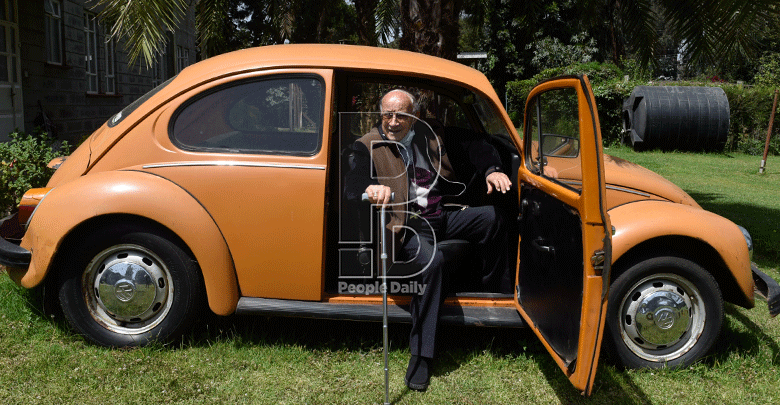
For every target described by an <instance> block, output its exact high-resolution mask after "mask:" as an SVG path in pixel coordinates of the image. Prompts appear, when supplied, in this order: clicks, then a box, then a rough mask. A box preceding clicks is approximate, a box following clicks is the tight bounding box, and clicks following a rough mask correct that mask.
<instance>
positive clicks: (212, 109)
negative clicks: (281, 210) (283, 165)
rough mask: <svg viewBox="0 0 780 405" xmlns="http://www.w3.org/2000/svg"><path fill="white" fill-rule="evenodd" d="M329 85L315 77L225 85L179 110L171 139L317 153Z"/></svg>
mask: <svg viewBox="0 0 780 405" xmlns="http://www.w3.org/2000/svg"><path fill="white" fill-rule="evenodd" d="M323 102H324V90H323V84H322V81H321V80H320V79H319V78H314V77H301V76H289V75H288V76H284V77H278V78H273V79H266V80H253V81H248V82H241V83H238V84H234V85H230V86H223V87H220V88H218V89H216V90H213V91H210V92H208V93H206V94H204V95H199V96H196V97H195V98H194V99H193V100H192V101H190V102H188V103H186V104H185V106H184V107H183V108H182V109H180V111H179V112H178V113H177V114H176V115H175V118H174V120H173V125H172V131H171V138H172V140H173V142H174V143H175V144H177V145H178V146H179V147H182V148H184V149H189V150H204V151H219V152H234V153H268V154H289V155H313V154H315V153H316V152H317V151H318V150H319V149H320V144H321V139H322V120H323V111H322V108H323Z"/></svg>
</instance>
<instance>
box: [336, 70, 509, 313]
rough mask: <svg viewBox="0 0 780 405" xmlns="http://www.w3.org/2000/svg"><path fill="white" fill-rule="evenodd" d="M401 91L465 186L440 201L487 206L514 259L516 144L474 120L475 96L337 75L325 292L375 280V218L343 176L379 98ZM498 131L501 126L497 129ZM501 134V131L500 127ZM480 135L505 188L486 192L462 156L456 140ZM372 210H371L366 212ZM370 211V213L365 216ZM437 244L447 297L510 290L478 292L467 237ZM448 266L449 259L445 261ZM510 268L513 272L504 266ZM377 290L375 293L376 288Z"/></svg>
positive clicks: (425, 83) (473, 250)
mask: <svg viewBox="0 0 780 405" xmlns="http://www.w3.org/2000/svg"><path fill="white" fill-rule="evenodd" d="M393 89H404V90H406V91H409V92H410V93H412V94H413V95H414V96H415V97H416V99H417V100H418V103H419V104H420V118H421V120H422V121H424V122H425V123H426V124H428V125H430V126H431V127H434V128H436V127H439V128H438V129H439V131H437V132H439V133H440V134H443V135H442V138H443V139H442V140H443V142H444V149H445V150H446V153H447V155H448V157H449V160H450V162H451V164H452V166H453V169H454V171H455V174H456V176H457V180H458V181H459V182H462V183H464V184H465V185H466V190H465V192H463V193H462V194H461V195H458V196H449V197H446V198H445V199H444V200H443V203H444V204H445V205H452V206H455V207H457V206H481V205H488V204H491V205H494V206H496V207H497V208H498V210H497V211H498V212H500V214H501V215H503V217H504V221H505V223H506V229H507V230H508V232H509V234H510V235H511V240H510V242H509V246H510V249H509V252H507V254H508V255H509V259H510V260H507V263H508V265H509V266H514V264H515V263H516V261H515V258H516V257H517V235H518V224H517V218H518V213H519V209H518V199H517V188H516V187H517V172H518V168H519V165H520V157H519V153H518V150H517V148H516V147H515V145H514V143H513V142H512V140H511V139H510V138H509V136H508V135H507V134H506V133H491V132H490V129H488V128H485V125H483V124H482V121H480V117H479V116H478V113H477V111H476V109H477V108H482V106H481V105H476V103H475V102H474V100H475V95H474V93H473V92H472V91H471V90H469V89H464V88H461V87H459V86H455V85H452V84H449V83H442V82H436V81H431V80H425V79H420V78H414V77H402V76H398V77H392V76H387V75H381V76H372V75H365V74H360V73H356V72H340V73H339V74H337V80H336V97H335V103H336V104H337V105H336V106H334V107H335V111H337V113H336V115H337V116H335V117H333V119H334V120H335V122H336V123H337V125H336V127H337V128H335V130H334V131H333V133H332V134H331V136H332V137H333V139H332V140H331V142H330V145H332V147H331V150H330V164H329V167H331V168H337V170H330V172H329V187H328V188H329V205H328V228H327V229H328V250H327V251H328V252H338V253H337V254H331V255H329V257H327V258H326V262H327V263H326V269H327V270H326V280H325V282H326V283H325V285H326V288H325V290H326V293H328V294H339V293H343V292H340V291H339V290H338V287H337V285H338V282H339V280H344V279H349V282H350V283H364V284H374V283H375V282H376V281H378V280H380V279H381V277H378V275H379V273H380V270H378V269H380V265H381V264H380V262H379V256H380V255H379V246H378V243H377V239H378V238H377V237H376V232H377V229H378V225H377V223H378V215H376V211H378V210H375V209H372V207H371V206H370V204H369V203H367V202H354V201H347V200H346V199H345V198H343V190H344V184H343V182H344V176H345V174H346V172H347V171H348V170H349V169H350V164H349V163H350V162H349V159H350V157H351V155H350V154H351V148H350V147H351V145H352V144H353V143H354V142H355V141H356V140H357V139H358V138H360V137H361V136H363V135H364V134H365V133H367V132H368V131H369V130H370V128H371V127H372V126H373V125H376V124H377V123H378V122H379V119H380V116H379V102H380V99H381V97H382V96H383V95H384V94H385V93H387V92H388V91H390V90H393ZM502 131H503V129H502ZM504 132H505V131H504ZM477 139H485V140H486V141H487V142H488V143H490V144H491V145H493V146H494V147H495V148H496V150H497V151H498V153H499V155H500V158H501V161H502V171H503V172H504V173H506V174H507V175H508V176H509V177H510V179H511V181H512V183H513V189H512V190H511V192H508V193H506V194H501V193H497V192H493V193H492V194H490V195H488V194H487V185H486V183H485V181H484V176H483V174H482V173H477V172H476V170H475V168H474V167H473V166H472V164H471V163H470V161H469V157H468V151H467V150H465V148H464V147H463V145H467V144H468V143H469V141H471V140H477ZM372 210H373V211H372ZM372 212H373V214H372ZM437 247H438V248H440V249H442V252H443V253H444V254H445V259H446V260H448V265H447V266H446V268H447V270H448V281H449V292H450V296H468V297H493V298H502V297H507V296H511V295H507V294H499V293H495V292H492V291H484V290H483V288H482V286H481V282H480V279H481V275H482V274H481V272H482V263H481V257H480V255H479V252H478V249H477V247H476V246H471V244H469V243H468V242H467V241H460V240H451V241H441V242H437ZM450 263H451V264H450ZM511 270H512V271H513V270H514V269H511ZM376 293H378V291H377V292H376Z"/></svg>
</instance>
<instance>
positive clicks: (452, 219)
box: [345, 90, 514, 391]
mask: <svg viewBox="0 0 780 405" xmlns="http://www.w3.org/2000/svg"><path fill="white" fill-rule="evenodd" d="M380 108H381V123H380V124H379V125H376V126H375V127H374V128H372V129H371V131H369V133H367V134H366V135H364V136H363V137H361V138H360V139H358V140H357V141H356V142H355V144H354V145H353V150H354V153H353V159H352V162H351V165H350V171H349V173H347V176H346V187H345V188H346V189H345V195H346V197H347V198H348V199H352V200H354V199H359V198H360V197H359V196H360V195H361V194H363V193H367V195H368V198H369V200H370V201H371V203H373V204H391V212H390V220H389V223H388V224H387V225H386V229H387V230H388V231H390V232H393V238H394V240H393V246H395V248H396V251H395V252H394V255H393V258H394V259H395V261H396V262H403V263H404V265H405V266H407V267H406V268H407V269H408V268H409V266H410V265H411V266H412V268H413V270H411V271H407V273H406V274H408V275H409V276H410V277H412V276H413V277H415V278H416V279H417V280H420V283H421V285H422V286H424V289H422V290H421V291H422V293H421V294H414V295H413V296H412V301H411V305H410V312H411V316H412V330H411V334H410V336H409V349H410V351H411V354H412V356H411V359H410V361H409V367H408V369H407V372H406V378H405V382H406V385H407V386H408V387H409V388H411V389H413V390H418V391H424V390H425V389H427V387H428V383H429V380H430V372H429V370H430V367H431V362H432V359H433V357H434V355H435V344H436V329H437V327H438V319H439V311H440V308H441V304H442V302H443V300H444V298H445V297H446V294H445V291H444V274H443V271H444V269H443V268H442V267H443V266H442V263H443V257H442V252H441V250H438V249H435V247H434V245H435V241H436V240H446V239H465V240H468V241H470V242H472V243H474V244H476V245H477V246H478V247H479V248H480V250H481V253H482V256H483V260H484V262H485V271H484V275H483V277H482V281H483V284H484V288H485V289H486V290H489V291H493V292H502V293H511V292H512V286H513V284H514V283H513V282H514V280H513V275H512V274H511V272H510V271H509V270H508V269H507V265H506V260H507V257H506V256H507V246H506V245H507V243H506V238H505V237H504V235H502V231H503V229H502V221H501V220H500V216H499V215H497V213H496V210H495V208H494V207H493V206H482V207H469V208H465V209H461V208H458V209H448V208H447V207H445V206H443V205H442V204H441V199H442V197H443V196H445V195H458V194H461V193H462V192H463V191H464V190H465V185H464V184H463V183H459V182H457V181H456V180H455V176H454V173H453V170H452V165H451V164H450V161H449V159H448V156H447V153H446V151H445V150H444V146H443V145H444V144H443V142H442V139H441V134H439V133H435V132H434V131H432V130H431V127H429V126H428V125H427V124H426V123H425V122H422V121H420V120H418V117H419V106H418V105H417V103H416V102H415V98H414V96H413V95H412V94H410V93H409V92H406V91H404V90H392V91H390V92H388V93H387V94H385V96H384V97H382V101H381V106H380ZM437 132H438V131H437ZM464 147H466V148H468V151H469V153H468V154H469V156H470V160H472V162H471V163H472V164H473V165H474V167H475V168H476V169H477V170H478V171H479V172H480V173H484V175H485V182H486V183H487V192H488V193H492V192H493V191H494V190H496V191H498V192H501V193H506V192H507V191H509V189H510V188H511V186H512V183H511V181H510V180H509V178H508V177H507V176H506V175H505V174H504V173H502V172H501V171H500V168H501V161H500V159H499V157H498V153H497V152H496V150H495V148H493V147H492V146H491V145H490V144H488V143H487V142H485V141H484V140H482V139H474V140H469V142H468V144H467V145H464ZM392 193H395V200H394V201H393V202H391V197H390V196H391V194H392ZM409 229H414V230H415V232H410V231H408V230H409ZM415 234H416V235H415ZM418 292H419V291H418Z"/></svg>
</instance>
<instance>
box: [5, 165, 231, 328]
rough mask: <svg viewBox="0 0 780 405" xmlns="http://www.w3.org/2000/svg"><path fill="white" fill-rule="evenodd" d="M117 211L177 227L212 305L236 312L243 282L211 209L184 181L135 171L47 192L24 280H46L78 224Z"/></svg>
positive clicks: (29, 238) (27, 243) (30, 238)
mask: <svg viewBox="0 0 780 405" xmlns="http://www.w3.org/2000/svg"><path fill="white" fill-rule="evenodd" d="M84 190H90V192H89V193H85V192H84ZM74 200H78V201H79V203H78V204H74V203H73V201H74ZM172 202H175V204H172ZM112 214H122V215H136V216H138V217H142V218H148V219H150V220H152V221H155V222H157V223H159V224H162V225H163V226H165V227H167V228H168V229H169V230H171V231H172V232H174V233H175V234H176V235H177V236H178V237H179V238H181V240H182V241H183V242H184V243H185V244H186V245H187V246H188V248H189V249H190V250H191V251H192V253H193V254H194V255H195V259H196V260H197V261H198V264H199V265H200V268H201V270H202V272H203V278H204V281H205V286H206V291H207V293H208V297H209V306H210V307H211V309H212V310H213V311H214V312H215V313H217V314H221V315H228V314H231V313H233V311H235V308H236V304H237V302H238V283H237V282H236V277H235V271H234V269H233V263H232V259H231V255H230V251H229V249H228V246H227V244H226V243H225V239H224V237H223V236H222V234H221V232H220V230H219V229H218V228H217V226H216V224H215V223H214V220H213V219H212V218H211V216H210V215H209V213H208V212H207V211H206V210H205V209H204V208H203V206H201V205H200V204H199V203H198V201H196V200H195V199H194V198H192V196H191V195H190V194H188V193H187V192H186V191H185V190H183V189H182V188H180V187H179V186H177V185H175V184H173V183H171V182H170V181H168V180H165V179H163V178H161V177H159V176H156V175H153V174H149V173H142V172H138V171H132V170H126V171H111V172H102V173H95V174H92V175H90V176H83V177H79V178H78V179H76V180H73V181H70V182H67V183H65V184H62V185H60V186H59V187H57V188H55V189H53V190H52V191H51V192H50V193H49V194H48V195H47V196H46V198H45V200H44V201H43V203H42V204H41V205H40V209H38V210H37V212H36V214H35V215H34V216H33V217H32V220H31V222H30V227H29V229H28V230H27V233H26V234H25V236H24V238H23V239H22V244H21V246H22V247H23V248H26V249H28V250H30V251H31V252H32V260H31V263H30V266H29V268H28V269H27V272H26V273H25V274H24V276H23V277H22V278H21V280H20V283H21V285H22V286H24V287H26V288H32V287H35V286H37V285H38V284H40V283H41V282H42V281H43V279H44V277H46V275H47V273H48V272H49V270H50V268H51V264H52V259H53V258H54V257H55V254H56V253H58V249H59V247H60V246H61V245H62V243H63V242H64V241H65V238H66V236H67V235H68V234H70V233H71V232H72V231H73V230H74V229H76V227H77V226H78V225H80V224H82V223H85V222H86V221H88V220H90V219H93V218H96V217H100V216H104V215H112Z"/></svg>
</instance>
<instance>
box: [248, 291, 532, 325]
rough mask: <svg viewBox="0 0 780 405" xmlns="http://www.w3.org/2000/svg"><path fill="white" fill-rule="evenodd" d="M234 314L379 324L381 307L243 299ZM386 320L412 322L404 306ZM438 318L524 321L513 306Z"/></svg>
mask: <svg viewBox="0 0 780 405" xmlns="http://www.w3.org/2000/svg"><path fill="white" fill-rule="evenodd" d="M236 314H241V315H247V314H250V315H268V316H289V317H298V318H324V319H344V320H353V321H375V322H382V305H381V304H330V303H327V302H316V301H296V300H278V299H270V298H250V297H242V298H240V299H239V300H238V307H237V308H236ZM387 319H388V320H389V321H390V322H396V323H397V322H405V323H411V321H412V317H411V315H410V314H409V309H408V307H407V306H398V305H394V304H389V305H388V306H387ZM439 319H440V320H441V321H442V322H443V323H447V324H454V325H467V326H495V327H504V328H519V327H523V326H525V322H523V318H521V317H520V314H519V313H518V312H517V310H516V309H515V308H512V307H458V306H449V305H444V306H442V308H441V314H439Z"/></svg>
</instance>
